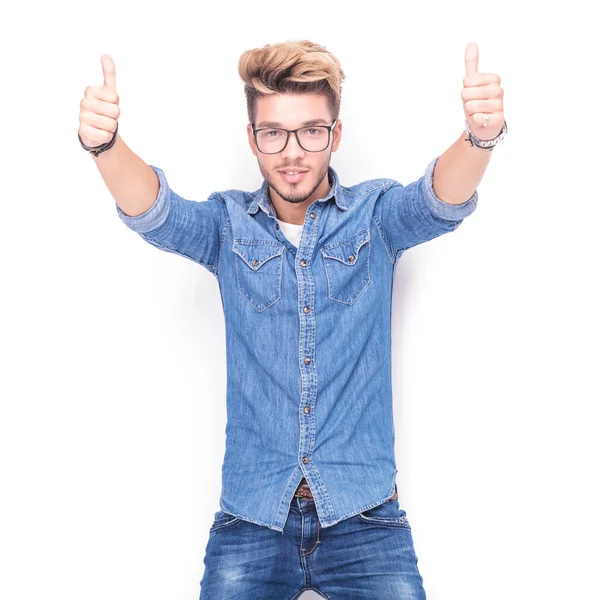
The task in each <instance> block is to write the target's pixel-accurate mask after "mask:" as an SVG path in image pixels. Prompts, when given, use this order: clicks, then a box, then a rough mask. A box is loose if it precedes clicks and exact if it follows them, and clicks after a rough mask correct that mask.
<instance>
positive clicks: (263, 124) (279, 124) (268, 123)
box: [256, 119, 327, 129]
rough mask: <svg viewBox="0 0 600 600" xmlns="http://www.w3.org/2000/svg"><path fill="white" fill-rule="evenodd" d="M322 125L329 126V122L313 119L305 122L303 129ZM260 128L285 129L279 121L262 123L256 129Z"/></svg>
mask: <svg viewBox="0 0 600 600" xmlns="http://www.w3.org/2000/svg"><path fill="white" fill-rule="evenodd" d="M320 123H324V124H325V125H327V121H326V120H325V119H311V120H310V121H304V123H302V125H301V127H306V126H307V125H318V124H320ZM259 127H283V125H282V124H281V123H279V122H277V121H261V122H260V123H259V124H258V125H257V126H256V128H257V129H258V128H259Z"/></svg>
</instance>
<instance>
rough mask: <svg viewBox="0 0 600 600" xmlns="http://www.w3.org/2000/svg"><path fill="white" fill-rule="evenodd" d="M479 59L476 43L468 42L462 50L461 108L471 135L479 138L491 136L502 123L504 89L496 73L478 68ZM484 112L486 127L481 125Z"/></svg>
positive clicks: (495, 133) (492, 136)
mask: <svg viewBox="0 0 600 600" xmlns="http://www.w3.org/2000/svg"><path fill="white" fill-rule="evenodd" d="M478 59H479V49H478V47H477V44H476V43H475V42H470V43H469V44H468V45H467V50H466V52H465V65H466V67H467V75H466V77H465V78H464V79H463V85H464V87H463V90H462V100H463V108H464V111H465V117H466V119H467V123H468V124H469V129H470V130H471V132H472V133H473V135H474V136H475V137H476V138H478V139H480V140H491V139H493V138H495V137H496V136H497V135H498V134H499V133H500V131H501V130H502V126H503V125H504V101H503V98H504V90H503V89H502V88H501V87H500V76H499V75H495V74H494V73H479V72H478V70H477V69H478V67H477V62H478ZM483 113H488V115H489V119H488V125H487V127H483Z"/></svg>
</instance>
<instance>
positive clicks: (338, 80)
mask: <svg viewBox="0 0 600 600" xmlns="http://www.w3.org/2000/svg"><path fill="white" fill-rule="evenodd" d="M238 72H239V74H240V77H241V78H242V80H243V81H244V92H245V93H246V106H247V109H248V119H249V121H250V122H251V123H254V119H255V117H256V100H257V98H262V97H264V96H267V95H269V94H276V93H279V94H283V93H285V92H291V93H312V94H323V95H325V96H327V104H328V106H329V110H330V112H331V117H332V119H333V120H335V119H337V118H338V117H339V112H340V103H341V97H342V81H344V79H345V78H346V76H345V74H344V71H343V70H342V66H341V64H340V62H339V61H338V59H337V58H336V57H335V56H333V54H331V52H329V51H328V50H327V49H326V48H325V47H324V46H320V45H319V44H315V43H313V42H310V41H308V40H300V41H287V42H280V43H277V44H273V45H271V44H267V45H266V46H263V47H262V48H253V49H252V50H246V51H245V52H244V53H243V54H242V55H241V56H240V58H239V61H238Z"/></svg>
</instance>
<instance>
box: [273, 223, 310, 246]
mask: <svg viewBox="0 0 600 600" xmlns="http://www.w3.org/2000/svg"><path fill="white" fill-rule="evenodd" d="M277 222H278V223H279V227H281V231H283V235H285V237H286V238H287V239H288V240H290V242H291V243H292V244H293V245H294V246H296V248H297V247H298V246H299V245H300V238H301V237H302V228H303V227H304V225H295V224H294V223H286V222H285V221H282V220H281V219H277Z"/></svg>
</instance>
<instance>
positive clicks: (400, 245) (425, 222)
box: [378, 156, 478, 257]
mask: <svg viewBox="0 0 600 600" xmlns="http://www.w3.org/2000/svg"><path fill="white" fill-rule="evenodd" d="M439 158H440V157H439V156H436V157H435V158H434V159H433V160H432V161H431V162H430V163H429V164H428V165H427V167H426V169H425V173H424V175H423V176H422V177H420V178H419V179H418V180H417V181H414V182H412V183H410V184H408V185H406V186H404V185H402V184H401V183H399V182H397V181H394V180H388V182H387V183H386V185H385V186H384V190H383V192H382V194H381V197H380V198H379V203H378V204H379V213H378V214H379V220H380V223H381V229H382V232H383V236H384V238H385V240H386V243H387V244H388V247H389V249H390V250H391V252H392V254H393V255H394V257H397V256H398V254H399V253H400V252H402V251H404V250H407V249H408V248H412V247H413V246H416V245H418V244H422V243H423V242H427V241H429V240H431V239H433V238H436V237H438V236H440V235H443V234H444V233H448V232H450V231H454V230H455V229H456V228H457V227H458V226H459V225H460V224H461V223H462V221H463V220H464V219H465V218H466V217H467V216H469V215H470V214H471V213H472V212H473V211H474V210H475V208H476V207H477V201H478V194H477V190H475V192H474V193H473V195H472V196H471V197H470V198H469V199H468V200H467V201H466V202H463V203H462V204H450V203H448V202H444V201H443V200H442V199H441V198H438V196H437V195H436V193H435V191H434V189H433V171H434V169H435V165H436V163H437V161H438V159H439Z"/></svg>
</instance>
